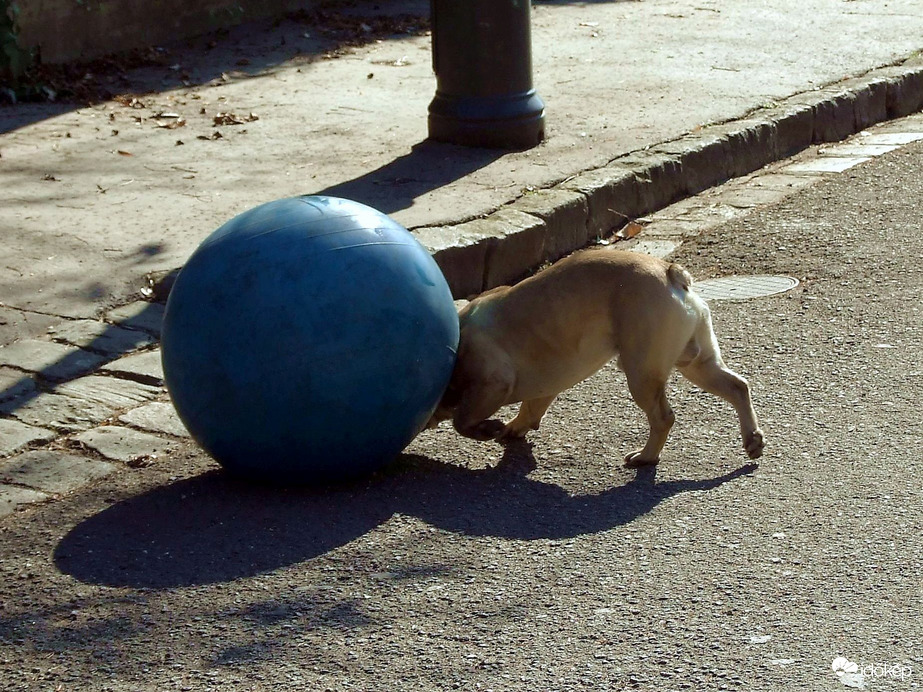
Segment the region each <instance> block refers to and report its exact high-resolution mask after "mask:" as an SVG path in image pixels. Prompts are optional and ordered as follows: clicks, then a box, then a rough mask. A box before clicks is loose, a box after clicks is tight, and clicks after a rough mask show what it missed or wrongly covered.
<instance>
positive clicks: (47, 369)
mask: <svg viewBox="0 0 923 692" xmlns="http://www.w3.org/2000/svg"><path fill="white" fill-rule="evenodd" d="M104 362H106V359H105V358H104V357H103V356H100V355H99V354H96V353H91V352H90V351H85V350H83V349H81V348H77V347H75V346H66V345H64V344H56V343H53V342H51V341H39V340H37V339H27V340H25V341H17V342H16V343H13V344H10V345H8V346H4V347H3V348H0V365H6V366H12V367H15V368H19V369H21V370H25V371H27V372H31V373H35V374H36V375H39V376H40V377H42V378H43V379H46V380H55V381H62V380H71V379H74V378H76V377H80V376H81V375H86V374H87V373H89V372H92V371H93V370H95V369H96V368H98V367H99V366H100V365H102V364H103V363H104Z"/></svg>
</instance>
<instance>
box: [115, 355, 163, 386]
mask: <svg viewBox="0 0 923 692" xmlns="http://www.w3.org/2000/svg"><path fill="white" fill-rule="evenodd" d="M100 370H101V371H102V372H107V373H111V374H116V375H120V376H123V377H126V378H128V379H131V380H135V381H137V382H142V383H144V384H149V385H154V386H157V387H161V386H163V365H162V364H161V362H160V349H156V350H154V351H144V352H143V353H136V354H134V355H131V356H125V357H124V358H119V359H118V360H114V361H112V362H111V363H106V365H104V366H103V367H102V368H100Z"/></svg>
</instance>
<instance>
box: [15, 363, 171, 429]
mask: <svg viewBox="0 0 923 692" xmlns="http://www.w3.org/2000/svg"><path fill="white" fill-rule="evenodd" d="M161 393H162V390H161V389H160V388H159V387H153V386H151V385H146V384H142V383H140V382H131V381H129V380H122V379H118V378H115V377H103V376H100V375H89V376H87V377H82V378H79V379H77V380H74V381H72V382H68V383H64V384H60V385H58V386H57V387H56V389H55V390H54V391H53V392H43V393H40V394H38V395H37V396H34V397H31V398H29V399H28V400H26V401H21V400H11V401H7V402H3V403H0V413H4V414H6V415H8V416H12V417H14V418H17V419H18V420H20V421H22V422H23V423H28V424H29V425H34V426H37V427H44V428H51V429H54V430H59V431H61V432H77V431H80V430H86V429H88V428H91V427H93V426H95V425H98V424H99V423H102V422H103V421H105V420H106V419H108V418H111V417H112V416H113V415H115V414H116V413H118V412H119V411H122V410H124V409H127V408H132V407H134V406H138V405H139V404H142V403H145V402H146V401H150V400H151V399H154V398H155V397H157V396H158V395H160V394H161Z"/></svg>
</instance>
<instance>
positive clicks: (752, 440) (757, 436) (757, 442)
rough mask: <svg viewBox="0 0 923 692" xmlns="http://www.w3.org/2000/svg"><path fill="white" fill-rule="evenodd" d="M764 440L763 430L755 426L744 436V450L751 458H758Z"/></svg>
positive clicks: (761, 452) (764, 444)
mask: <svg viewBox="0 0 923 692" xmlns="http://www.w3.org/2000/svg"><path fill="white" fill-rule="evenodd" d="M765 446H766V441H765V440H764V439H763V431H762V430H760V429H759V428H757V429H756V430H754V431H753V432H751V433H750V434H749V435H747V436H746V437H745V438H744V451H746V452H747V456H748V457H750V458H751V459H759V458H760V457H761V456H763V447H765Z"/></svg>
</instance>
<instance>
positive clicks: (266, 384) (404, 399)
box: [162, 196, 458, 483]
mask: <svg viewBox="0 0 923 692" xmlns="http://www.w3.org/2000/svg"><path fill="white" fill-rule="evenodd" d="M457 347H458V317H457V314H456V311H455V307H454V304H453V302H452V295H451V293H450V291H449V287H448V285H447V284H446V281H445V278H444V277H443V275H442V272H441V271H440V270H439V267H438V266H437V265H436V263H435V261H433V258H432V257H431V256H430V254H429V253H428V252H427V251H426V249H425V248H424V247H423V246H422V245H420V244H419V243H418V242H417V241H416V239H415V238H414V237H413V236H412V235H411V234H410V233H409V232H407V230H405V229H404V228H402V227H401V226H400V225H398V224H397V223H396V222H394V221H393V220H391V219H390V218H388V217H387V216H385V215H384V214H382V213H381V212H378V211H376V210H374V209H372V208H370V207H367V206H365V205H362V204H359V203H357V202H352V201H349V200H344V199H338V198H335V197H322V196H312V197H295V198H291V199H283V200H278V201H275V202H270V203H268V204H264V205H262V206H259V207H256V208H255V209H252V210H250V211H247V212H244V213H243V214H241V215H239V216H237V217H235V218H233V219H231V220H230V221H229V222H227V223H226V224H224V225H223V226H222V227H221V228H219V229H218V230H217V231H215V232H214V233H213V234H212V235H211V236H209V237H208V238H207V239H206V240H205V241H204V242H203V243H202V244H201V245H200V246H199V248H198V249H197V250H196V251H195V252H194V253H193V255H192V257H190V259H189V261H188V263H187V264H186V266H185V267H184V268H183V270H182V271H181V272H180V274H179V276H178V277H177V279H176V283H175V284H174V287H173V289H172V291H171V293H170V298H169V300H168V302H167V308H166V314H165V316H164V323H163V334H162V354H163V356H162V357H163V369H164V376H165V379H166V384H167V388H168V390H169V392H170V396H171V398H172V399H173V403H174V405H175V406H176V410H177V412H178V413H179V416H180V418H181V419H182V421H183V423H184V424H185V425H186V427H187V428H188V429H189V432H190V433H191V434H192V436H193V438H194V439H195V440H196V441H197V442H198V443H199V444H200V445H201V446H202V447H203V448H204V449H205V450H206V451H207V452H208V453H209V454H211V455H212V456H213V457H214V458H215V459H216V460H217V461H218V462H219V463H220V464H221V465H222V466H224V467H225V468H226V469H227V470H229V471H231V472H233V473H235V474H238V475H242V476H245V477H248V478H251V479H254V480H258V481H264V482H270V483H303V482H317V481H337V480H344V479H348V478H351V477H355V476H357V475H360V474H364V473H367V472H370V471H373V470H375V469H377V468H379V467H381V466H382V465H384V464H386V463H387V462H388V461H390V460H392V459H393V458H394V457H395V456H397V455H398V454H399V453H400V451H401V450H402V449H403V448H404V447H405V446H406V445H407V444H408V443H409V442H410V440H412V439H413V437H414V436H415V435H416V434H417V433H418V432H419V431H420V430H421V429H422V428H423V427H424V426H425V425H426V422H427V420H428V419H429V417H430V415H431V414H432V412H433V410H434V408H435V406H436V404H437V403H438V401H439V399H440V397H441V396H442V393H443V391H444V389H445V387H446V385H447V384H448V381H449V377H450V376H451V373H452V368H453V366H454V363H455V352H456V349H457Z"/></svg>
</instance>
